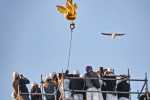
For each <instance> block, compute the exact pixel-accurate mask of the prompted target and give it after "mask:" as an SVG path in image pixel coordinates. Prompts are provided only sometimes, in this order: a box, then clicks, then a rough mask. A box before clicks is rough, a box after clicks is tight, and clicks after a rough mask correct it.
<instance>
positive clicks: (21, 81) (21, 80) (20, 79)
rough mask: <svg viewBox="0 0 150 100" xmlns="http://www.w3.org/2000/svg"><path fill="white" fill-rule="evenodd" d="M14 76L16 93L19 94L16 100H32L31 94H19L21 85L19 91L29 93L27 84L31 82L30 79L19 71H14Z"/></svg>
mask: <svg viewBox="0 0 150 100" xmlns="http://www.w3.org/2000/svg"><path fill="white" fill-rule="evenodd" d="M13 78H14V79H15V80H14V82H13V88H14V90H15V93H16V95H17V97H16V100H18V99H19V98H20V100H30V98H29V95H28V94H26V95H22V94H20V97H19V95H18V86H19V91H20V92H21V93H29V91H28V88H27V87H26V84H29V83H30V81H29V80H28V79H27V78H25V77H24V76H23V75H22V74H21V75H20V76H19V73H17V72H14V73H13Z"/></svg>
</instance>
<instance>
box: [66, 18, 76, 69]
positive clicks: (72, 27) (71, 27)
mask: <svg viewBox="0 0 150 100" xmlns="http://www.w3.org/2000/svg"><path fill="white" fill-rule="evenodd" d="M74 28H75V24H74V23H73V21H71V24H70V29H71V39H70V48H69V57H68V66H67V70H68V68H69V64H70V55H71V44H72V32H73V29H74Z"/></svg>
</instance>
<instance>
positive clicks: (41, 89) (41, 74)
mask: <svg viewBox="0 0 150 100" xmlns="http://www.w3.org/2000/svg"><path fill="white" fill-rule="evenodd" d="M40 87H41V90H42V93H43V79H42V74H41V86H40ZM42 100H44V96H43V95H42Z"/></svg>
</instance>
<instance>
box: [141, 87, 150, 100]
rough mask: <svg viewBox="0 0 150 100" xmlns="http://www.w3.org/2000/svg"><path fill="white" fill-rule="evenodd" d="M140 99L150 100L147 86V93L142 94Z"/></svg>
mask: <svg viewBox="0 0 150 100" xmlns="http://www.w3.org/2000/svg"><path fill="white" fill-rule="evenodd" d="M147 93H148V97H147ZM139 100H150V94H149V91H148V90H147V88H145V94H143V95H141V96H140V98H139Z"/></svg>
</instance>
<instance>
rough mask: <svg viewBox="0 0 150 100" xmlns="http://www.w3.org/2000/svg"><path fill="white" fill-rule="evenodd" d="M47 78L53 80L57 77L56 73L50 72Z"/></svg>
mask: <svg viewBox="0 0 150 100" xmlns="http://www.w3.org/2000/svg"><path fill="white" fill-rule="evenodd" d="M49 76H50V77H51V79H54V78H55V77H57V74H56V72H52V73H50V74H49Z"/></svg>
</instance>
